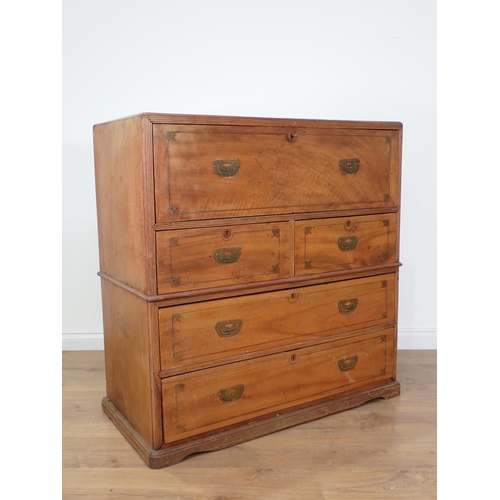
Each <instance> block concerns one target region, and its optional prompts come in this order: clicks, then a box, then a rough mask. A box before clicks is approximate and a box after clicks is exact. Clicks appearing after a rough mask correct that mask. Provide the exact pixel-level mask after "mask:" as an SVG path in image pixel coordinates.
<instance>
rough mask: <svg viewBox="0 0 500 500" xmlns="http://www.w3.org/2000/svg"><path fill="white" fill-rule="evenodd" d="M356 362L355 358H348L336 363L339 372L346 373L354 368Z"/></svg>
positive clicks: (356, 358)
mask: <svg viewBox="0 0 500 500" xmlns="http://www.w3.org/2000/svg"><path fill="white" fill-rule="evenodd" d="M357 362H358V357H357V356H349V357H348V358H344V359H341V360H340V361H339V362H338V366H339V368H340V371H341V372H347V371H349V370H352V369H353V368H354V367H355V366H356V363H357Z"/></svg>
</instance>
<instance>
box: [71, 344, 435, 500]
mask: <svg viewBox="0 0 500 500" xmlns="http://www.w3.org/2000/svg"><path fill="white" fill-rule="evenodd" d="M62 360H63V388H62V396H63V401H62V408H63V415H62V436H63V446H62V448H63V456H62V463H63V471H62V493H63V498H64V499H65V500H66V499H67V500H71V499H79V500H81V499H103V498H109V499H116V500H117V499H129V498H130V499H132V498H133V499H165V500H187V499H193V500H229V499H231V500H233V499H234V500H243V499H245V500H246V499H255V500H257V499H259V500H261V499H276V500H281V499H286V500H295V499H296V500H309V499H311V500H321V499H324V500H330V499H335V500H343V499H353V500H360V499H369V500H376V499H380V500H386V499H398V500H406V499H418V500H427V499H434V498H436V484H437V479H436V351H399V352H398V380H399V382H400V383H401V396H399V397H397V398H393V399H389V400H376V401H372V402H370V403H366V404H365V405H363V406H360V407H358V408H354V409H351V410H349V411H346V412H342V413H337V414H335V415H332V416H329V417H325V418H322V419H319V420H316V421H314V422H310V423H307V424H302V425H298V426H296V427H292V428H289V429H286V430H283V431H279V432H276V433H273V434H270V435H267V436H264V437H261V438H258V439H254V440H252V441H249V442H247V443H243V444H240V445H236V446H233V447H231V448H227V449H225V450H220V451H217V452H212V453H201V454H198V455H194V456H191V457H188V458H186V459H185V460H184V461H183V462H181V463H179V464H177V465H174V466H171V467H167V468H165V469H159V470H151V469H149V468H148V467H147V466H146V465H145V463H144V462H143V460H142V459H141V458H140V456H139V455H138V454H137V453H136V452H135V451H134V450H133V448H132V447H131V446H130V445H129V444H128V442H127V441H126V440H125V439H124V438H123V436H122V435H121V434H120V432H119V431H118V430H117V429H116V427H115V426H114V425H113V424H112V423H111V421H110V420H109V419H108V418H107V417H106V416H105V414H104V413H103V411H102V409H101V399H102V396H103V395H104V393H105V376H104V353H103V352H101V351H87V352H85V351H74V352H64V353H63V357H62Z"/></svg>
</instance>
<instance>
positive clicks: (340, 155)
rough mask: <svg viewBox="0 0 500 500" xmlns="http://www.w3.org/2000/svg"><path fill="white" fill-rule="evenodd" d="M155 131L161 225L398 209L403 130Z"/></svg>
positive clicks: (203, 128)
mask: <svg viewBox="0 0 500 500" xmlns="http://www.w3.org/2000/svg"><path fill="white" fill-rule="evenodd" d="M153 130H154V132H153V134H154V175H155V198H156V200H155V201H156V203H155V206H156V222H171V221H179V220H200V219H214V218H228V217H241V216H253V215H264V214H265V215H270V214H289V213H298V212H318V211H325V210H346V209H353V208H357V209H364V208H374V207H376V208H380V207H384V208H386V209H387V208H390V207H396V206H398V205H399V184H398V182H399V171H398V170H397V169H396V168H395V165H397V164H398V162H399V130H377V129H369V128H367V129H348V128H346V129H341V128H317V129H315V128H311V127H289V128H287V127H243V126H221V125H217V126H213V125H212V126H196V125H185V126H183V125H173V124H169V125H166V124H165V125H162V124H157V125H155V126H154V129H153Z"/></svg>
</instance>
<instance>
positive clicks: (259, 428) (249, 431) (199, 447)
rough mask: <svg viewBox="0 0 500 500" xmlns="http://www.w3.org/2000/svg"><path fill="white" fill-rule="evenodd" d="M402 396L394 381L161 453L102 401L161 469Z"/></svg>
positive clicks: (107, 401)
mask: <svg viewBox="0 0 500 500" xmlns="http://www.w3.org/2000/svg"><path fill="white" fill-rule="evenodd" d="M399 394H400V385H399V382H397V381H393V382H389V383H388V384H385V385H383V386H381V387H376V388H374V389H367V390H365V391H361V392H357V393H354V394H348V395H346V396H342V397H339V398H336V399H333V400H330V401H323V402H321V403H316V404H314V405H311V406H307V407H302V408H297V409H295V410H291V411H288V412H286V413H279V414H276V415H272V416H270V417H265V418H263V419H261V420H258V421H254V422H249V423H247V424H242V425H239V426H235V427H232V428H229V429H226V430H222V431H220V432H217V433H214V434H210V435H206V436H201V437H199V438H193V439H191V440H189V441H187V442H182V443H177V444H172V445H170V446H168V447H167V448H164V449H161V450H153V449H152V448H151V447H150V446H149V445H148V444H147V443H146V442H145V441H144V439H143V438H142V437H141V436H140V435H139V434H138V433H137V431H136V430H135V429H134V428H133V427H132V426H131V425H130V424H129V422H128V421H127V420H126V419H125V417H124V416H123V415H122V414H121V413H120V411H119V410H118V409H117V408H116V407H115V406H114V404H113V403H112V402H111V400H110V399H109V398H107V397H104V398H103V399H102V409H103V411H104V413H105V414H106V415H107V416H108V417H109V418H110V419H111V421H112V422H113V423H114V424H115V425H116V427H117V428H118V430H119V431H120V432H121V433H122V434H123V436H124V437H125V438H126V439H127V441H128V442H129V443H130V444H131V445H132V447H133V448H134V449H135V450H136V451H137V453H139V455H140V456H141V458H142V459H143V460H144V462H145V463H146V465H147V466H148V467H150V468H151V469H161V468H163V467H168V466H170V465H174V464H177V463H179V462H182V460H184V459H185V458H186V457H187V456H189V455H191V454H193V453H200V452H207V451H215V450H221V449H223V448H228V447H229V446H234V445H236V444H240V443H243V442H245V441H249V440H251V439H255V438H257V437H261V436H265V435H266V434H270V433H272V432H276V431H279V430H282V429H285V428H287V427H291V426H294V425H297V424H302V423H304V422H309V421H311V420H316V419H318V418H321V417H325V416H327V415H332V414H333V413H338V412H340V411H344V410H348V409H350V408H355V407H356V406H359V405H362V404H363V403H366V402H368V401H371V400H373V399H377V398H384V399H389V398H393V397H396V396H399Z"/></svg>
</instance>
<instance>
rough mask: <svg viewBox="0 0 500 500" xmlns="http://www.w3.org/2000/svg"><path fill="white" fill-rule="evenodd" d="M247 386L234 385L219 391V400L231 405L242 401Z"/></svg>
mask: <svg viewBox="0 0 500 500" xmlns="http://www.w3.org/2000/svg"><path fill="white" fill-rule="evenodd" d="M244 389H245V386H244V385H243V384H240V385H233V386H232V387H227V388H226V389H221V390H220V391H219V399H220V400H221V401H222V402H223V403H229V402H231V401H236V400H237V399H240V398H241V396H242V395H243V390H244Z"/></svg>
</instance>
